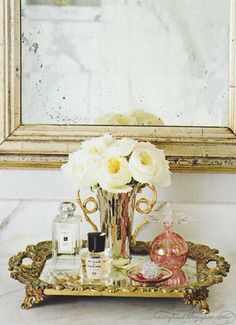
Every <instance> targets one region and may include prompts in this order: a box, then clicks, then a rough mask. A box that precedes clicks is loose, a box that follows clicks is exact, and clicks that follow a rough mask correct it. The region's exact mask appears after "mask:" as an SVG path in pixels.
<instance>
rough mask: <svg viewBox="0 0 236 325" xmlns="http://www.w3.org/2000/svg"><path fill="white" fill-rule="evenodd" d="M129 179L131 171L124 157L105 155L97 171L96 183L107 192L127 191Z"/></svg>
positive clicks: (129, 189)
mask: <svg viewBox="0 0 236 325" xmlns="http://www.w3.org/2000/svg"><path fill="white" fill-rule="evenodd" d="M130 181H131V173H130V171H129V164H128V161H127V159H126V158H123V157H119V156H118V157H117V156H116V157H105V158H104V160H103V162H102V166H101V168H100V169H99V172H98V183H99V185H100V186H101V188H102V189H104V190H107V191H108V192H113V193H118V192H129V191H131V189H132V187H131V186H128V185H127V184H128V183H130Z"/></svg>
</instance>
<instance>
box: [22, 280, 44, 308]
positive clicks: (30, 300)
mask: <svg viewBox="0 0 236 325" xmlns="http://www.w3.org/2000/svg"><path fill="white" fill-rule="evenodd" d="M25 292H26V297H25V299H24V301H23V303H22V305H21V307H22V308H23V309H30V308H31V307H32V306H33V304H38V303H40V302H41V301H43V297H44V296H43V288H41V287H33V286H32V285H31V284H27V285H26V286H25Z"/></svg>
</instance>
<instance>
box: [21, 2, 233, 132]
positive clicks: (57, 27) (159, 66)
mask: <svg viewBox="0 0 236 325" xmlns="http://www.w3.org/2000/svg"><path fill="white" fill-rule="evenodd" d="M21 3H22V4H21V6H22V10H21V15H22V16H21V22H22V29H21V31H22V122H23V123H26V124H114V125H116V124H128V125H137V124H139V125H150V124H153V125H161V124H164V125H189V126H226V125H227V124H228V102H229V98H228V88H229V43H230V34H229V29H230V0H224V1H222V0H197V1H196V0H122V1H121V0H48V1H46V0H22V2H21ZM147 113H149V115H148V114H147ZM150 114H153V115H150Z"/></svg>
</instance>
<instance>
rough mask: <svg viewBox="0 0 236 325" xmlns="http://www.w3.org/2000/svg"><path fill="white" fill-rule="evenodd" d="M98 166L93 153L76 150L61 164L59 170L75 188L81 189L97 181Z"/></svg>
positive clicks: (93, 184)
mask: <svg viewBox="0 0 236 325" xmlns="http://www.w3.org/2000/svg"><path fill="white" fill-rule="evenodd" d="M98 166H99V161H98V160H97V159H95V157H94V155H92V154H90V153H88V152H87V151H85V150H78V151H76V152H74V153H72V154H70V155H69V160H68V162H67V163H66V164H64V165H62V167H61V170H62V172H63V174H64V175H65V176H66V178H67V179H68V180H69V181H71V182H72V184H73V185H74V186H75V187H76V188H77V189H82V188H86V187H90V186H95V185H96V184H97V183H98V181H97V175H96V170H97V169H98Z"/></svg>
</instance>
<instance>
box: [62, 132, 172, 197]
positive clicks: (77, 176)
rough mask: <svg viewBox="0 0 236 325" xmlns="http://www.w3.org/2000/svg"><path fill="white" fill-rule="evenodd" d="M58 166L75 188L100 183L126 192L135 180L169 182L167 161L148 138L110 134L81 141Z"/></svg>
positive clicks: (137, 181)
mask: <svg viewBox="0 0 236 325" xmlns="http://www.w3.org/2000/svg"><path fill="white" fill-rule="evenodd" d="M61 169H62V172H63V173H64V174H65V176H66V177H67V178H68V179H69V180H70V181H72V182H73V184H74V186H75V187H76V188H77V189H83V188H87V187H92V188H93V189H96V188H98V187H101V188H102V189H104V190H106V191H108V192H112V193H126V192H129V191H131V190H132V187H133V185H135V184H137V183H143V184H144V183H152V184H153V185H156V186H165V187H166V186H169V185H170V171H169V163H168V161H167V160H166V159H165V154H164V151H163V150H160V149H157V148H156V147H155V146H154V145H152V144H151V143H149V142H138V141H135V140H133V139H129V138H123V139H121V140H118V139H115V138H113V137H112V136H111V135H110V134H105V135H104V136H102V137H99V138H95V139H91V140H87V141H84V142H82V143H81V145H80V147H79V149H78V150H77V151H76V152H73V153H72V154H70V155H69V160H68V162H67V163H66V164H64V165H63V166H62V167H61Z"/></svg>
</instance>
